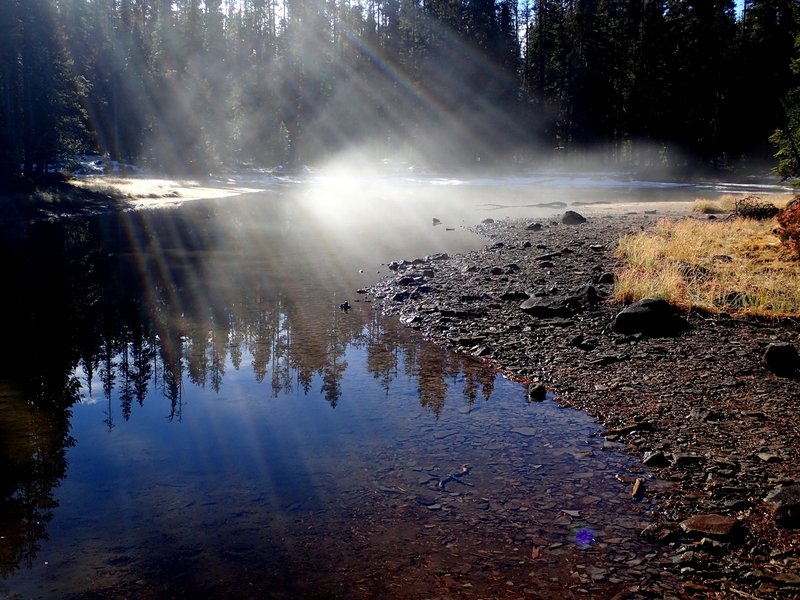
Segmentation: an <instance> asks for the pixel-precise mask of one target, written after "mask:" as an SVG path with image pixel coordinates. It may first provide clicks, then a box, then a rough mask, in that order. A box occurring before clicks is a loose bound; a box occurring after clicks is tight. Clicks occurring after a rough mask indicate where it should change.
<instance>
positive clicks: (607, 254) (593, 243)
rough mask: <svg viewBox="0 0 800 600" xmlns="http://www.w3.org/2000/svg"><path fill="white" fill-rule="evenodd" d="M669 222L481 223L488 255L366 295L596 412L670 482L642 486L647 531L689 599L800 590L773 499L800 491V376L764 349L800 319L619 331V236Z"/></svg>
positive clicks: (400, 269) (722, 320) (436, 337)
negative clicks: (652, 505) (770, 359)
mask: <svg viewBox="0 0 800 600" xmlns="http://www.w3.org/2000/svg"><path fill="white" fill-rule="evenodd" d="M672 216H676V215H672ZM658 218H660V216H659V215H653V214H647V213H644V214H643V213H636V214H626V215H599V216H589V218H588V219H587V221H586V222H583V223H577V224H564V223H562V222H560V221H551V222H543V223H540V224H536V223H530V222H526V221H522V220H503V221H498V222H489V223H484V224H481V225H480V226H478V227H477V230H478V231H479V232H480V233H482V234H483V235H485V236H486V237H487V240H488V242H487V246H486V247H485V248H484V249H482V250H479V251H475V252H471V253H468V254H464V255H459V256H453V257H449V256H447V255H436V256H431V257H424V258H423V257H409V258H407V259H406V260H403V261H397V262H395V263H392V264H390V268H391V269H392V270H393V271H394V276H393V277H390V278H387V279H385V280H383V281H381V282H379V283H378V284H376V285H375V286H373V287H372V288H370V289H368V290H360V291H361V292H362V293H363V294H365V295H366V297H367V298H369V299H371V300H372V301H373V302H376V303H377V305H378V306H380V307H381V308H382V310H383V311H384V312H385V313H386V314H390V315H396V316H398V317H399V318H400V319H401V321H402V322H403V323H404V324H406V325H407V326H409V327H412V328H414V329H417V330H419V331H421V332H422V333H423V335H424V336H425V337H426V338H428V339H429V340H431V341H433V342H434V343H436V344H439V345H443V346H447V347H450V348H452V349H453V350H455V351H457V352H461V353H466V354H470V355H473V356H475V357H478V358H479V359H480V360H482V361H486V362H489V363H491V364H492V365H494V366H495V367H496V368H497V369H498V370H500V371H501V372H503V373H504V374H506V375H507V376H509V377H511V378H513V379H516V380H518V381H522V382H524V383H527V384H529V385H530V387H531V390H532V391H533V395H539V394H541V389H542V386H546V388H547V389H549V390H550V391H551V392H554V393H555V394H556V398H557V401H558V402H560V403H561V404H563V405H565V406H570V407H574V408H578V409H581V410H584V411H586V412H588V413H590V414H591V415H594V416H596V417H597V418H598V419H599V421H600V423H601V424H602V426H603V427H604V432H603V434H604V435H605V436H606V437H607V439H609V440H611V441H616V442H622V443H623V444H625V447H626V449H627V450H628V451H629V452H631V453H634V454H636V455H640V456H641V457H642V458H643V459H644V460H645V461H646V463H647V464H648V465H649V468H650V469H651V471H652V474H653V475H654V476H656V477H657V478H658V479H661V480H666V481H669V482H671V483H672V485H669V486H655V485H649V486H647V488H646V489H645V491H644V494H646V495H648V496H650V499H651V500H653V501H655V502H656V504H657V506H658V507H659V509H658V511H657V513H656V514H654V515H653V518H652V524H651V525H649V526H648V527H647V528H646V529H645V530H644V531H643V532H642V535H645V536H648V537H651V538H652V539H655V540H658V541H659V542H661V543H663V544H665V545H667V546H668V547H669V548H670V550H674V556H675V557H674V559H673V561H672V567H671V568H672V569H673V571H674V574H676V575H678V576H680V578H681V579H682V580H683V581H684V582H685V585H686V587H685V589H684V591H685V592H687V593H689V592H690V593H695V594H698V595H700V596H706V597H749V596H755V597H770V598H775V597H778V598H783V597H785V598H790V597H799V596H800V578H799V577H797V575H796V574H797V573H798V572H800V529H795V528H793V527H791V526H788V527H787V524H789V525H791V524H794V523H796V522H797V519H796V518H794V517H791V518H786V514H787V513H786V511H787V510H788V511H790V513H791V511H792V510H797V509H796V508H795V509H793V508H792V507H791V506H790V507H788V508H784V509H783V510H782V509H780V508H776V506H775V502H774V499H775V498H776V497H779V496H781V494H780V493H776V492H775V490H776V488H778V487H779V486H783V487H782V488H781V489H796V488H791V487H790V486H793V485H797V484H800V471H799V470H798V461H799V460H800V418H798V408H799V407H800V376H799V375H800V374H799V373H798V371H797V370H794V371H789V372H786V371H785V370H783V371H780V373H775V372H773V371H772V370H770V369H769V368H768V363H767V362H766V361H765V359H764V355H765V352H766V350H767V348H769V347H770V346H772V347H773V348H774V347H775V345H781V347H785V346H786V345H789V346H794V347H795V348H797V347H800V321H798V320H797V319H782V320H758V319H752V318H746V319H745V318H736V317H733V316H730V315H728V314H707V313H701V312H691V313H688V314H687V313H685V312H683V313H679V314H677V315H675V316H674V318H675V319H677V320H676V321H674V322H673V323H672V324H671V326H670V327H669V328H667V330H666V331H665V330H663V328H658V327H657V328H655V329H649V330H647V329H645V330H644V331H645V333H637V332H631V331H630V330H628V329H627V328H624V329H622V331H624V333H623V332H618V331H615V328H614V327H612V324H613V323H614V319H615V317H616V315H617V314H619V313H620V312H621V311H622V310H623V309H624V308H625V307H624V306H623V305H621V304H620V303H618V302H615V301H614V300H613V299H612V297H611V295H612V292H613V281H614V276H613V273H614V272H615V270H617V269H619V267H620V266H621V263H620V259H619V258H618V257H617V256H616V255H615V250H616V247H617V241H618V240H619V238H620V236H622V235H624V234H626V233H632V232H638V231H641V230H643V229H646V228H648V227H651V226H652V225H653V224H654V223H655V222H656V220H657V219H658ZM570 222H576V219H575V218H574V217H572V218H571V219H570ZM414 259H417V260H414ZM662 318H663V316H662ZM637 493H641V492H640V491H637ZM785 495H787V494H784V496H785ZM768 496H769V497H770V500H769V501H767V497H768ZM795 500H796V498H795ZM791 514H793V513H791ZM776 515H781V518H779V517H778V516H776ZM687 523H688V524H689V525H687ZM709 523H711V524H713V525H714V527H717V529H721V530H723V531H722V533H723V534H720V535H713V532H714V531H716V530H715V529H714V527H711V526H710V525H708V524H709ZM681 524H683V527H681ZM720 524H722V525H724V527H723V526H722V525H720ZM703 527H705V528H706V529H708V530H709V531H711V532H712V533H708V532H705V533H704V531H705V530H704V529H703Z"/></svg>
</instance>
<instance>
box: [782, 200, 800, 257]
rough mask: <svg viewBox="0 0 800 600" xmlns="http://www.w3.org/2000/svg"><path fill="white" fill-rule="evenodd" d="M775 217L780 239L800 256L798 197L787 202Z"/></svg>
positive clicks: (799, 201)
mask: <svg viewBox="0 0 800 600" xmlns="http://www.w3.org/2000/svg"><path fill="white" fill-rule="evenodd" d="M776 218H777V220H778V236H779V237H780V238H781V241H782V242H783V244H784V245H785V246H786V247H787V248H788V249H789V250H790V251H791V252H794V253H795V254H797V255H798V256H800V197H798V198H795V199H794V200H792V201H791V202H789V204H787V205H786V208H784V209H783V210H782V211H780V212H779V213H778V215H777V217H776Z"/></svg>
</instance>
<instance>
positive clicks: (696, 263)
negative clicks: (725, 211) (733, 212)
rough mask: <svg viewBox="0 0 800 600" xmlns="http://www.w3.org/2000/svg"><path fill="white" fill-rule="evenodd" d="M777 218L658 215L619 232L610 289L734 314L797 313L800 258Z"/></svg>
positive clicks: (621, 295) (628, 296) (626, 297)
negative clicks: (647, 224)
mask: <svg viewBox="0 0 800 600" xmlns="http://www.w3.org/2000/svg"><path fill="white" fill-rule="evenodd" d="M776 226H777V223H776V221H775V220H774V219H768V220H764V221H756V220H753V219H732V220H725V221H712V220H701V219H697V218H687V219H679V220H674V219H661V220H660V221H659V222H658V223H657V224H656V226H655V228H654V229H652V230H650V231H646V232H642V233H639V234H635V235H630V236H626V237H624V238H622V239H621V240H620V243H619V248H618V253H619V255H620V256H621V257H622V258H624V260H625V266H624V268H623V269H622V271H621V272H620V273H619V274H618V278H617V284H616V286H615V290H614V296H615V298H616V299H618V300H620V301H635V300H639V299H641V298H648V297H661V298H664V299H665V300H668V301H669V302H672V303H674V304H676V305H678V306H681V307H683V308H685V309H692V308H699V309H702V310H706V311H710V312H723V311H724V312H728V313H731V314H736V315H752V316H765V317H784V316H798V315H800V260H798V258H797V257H795V256H792V254H791V253H789V252H788V251H787V250H786V248H784V247H783V246H782V245H781V241H780V239H779V238H778V236H777V235H776V234H775V228H776Z"/></svg>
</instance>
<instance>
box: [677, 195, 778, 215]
mask: <svg viewBox="0 0 800 600" xmlns="http://www.w3.org/2000/svg"><path fill="white" fill-rule="evenodd" d="M745 197H746V195H745V194H723V195H722V196H720V197H719V198H717V199H716V200H710V199H708V198H697V199H696V200H695V201H694V203H693V204H692V211H693V212H696V213H701V214H704V215H718V214H724V213H732V212H734V211H735V210H736V202H737V201H738V200H742V199H743V198H745ZM758 198H759V199H760V200H761V201H763V202H769V203H770V204H774V205H775V206H777V207H778V208H783V207H784V206H786V205H787V204H788V203H789V202H790V201H791V200H792V199H794V194H770V195H766V196H758Z"/></svg>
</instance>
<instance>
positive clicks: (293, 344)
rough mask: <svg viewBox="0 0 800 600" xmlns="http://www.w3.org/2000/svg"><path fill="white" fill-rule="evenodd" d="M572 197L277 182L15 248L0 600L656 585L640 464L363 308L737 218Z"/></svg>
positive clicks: (499, 189)
mask: <svg viewBox="0 0 800 600" xmlns="http://www.w3.org/2000/svg"><path fill="white" fill-rule="evenodd" d="M249 177H250V184H251V185H252V184H253V183H254V182H255V179H254V178H255V176H254V175H250V176H249ZM241 179H245V178H241ZM557 179H558V178H555V179H553V181H551V182H550V183H549V184H548V183H547V182H545V181H539V180H536V181H533V180H530V179H528V180H524V181H522V180H519V179H514V180H510V179H507V180H471V181H465V180H455V179H441V178H435V179H431V178H428V179H424V180H419V179H409V178H405V179H403V180H402V181H398V180H396V179H391V178H383V179H379V180H374V179H360V180H359V179H355V180H354V179H344V178H341V177H339V178H337V177H314V176H308V177H305V178H304V179H302V180H297V179H292V178H288V177H282V178H280V180H276V179H275V178H274V177H272V178H271V179H269V180H268V181H262V182H261V184H262V185H263V187H264V191H262V192H259V193H255V194H249V195H245V196H239V197H236V198H225V199H221V200H216V201H196V202H193V203H186V204H183V205H180V204H179V205H175V206H162V207H161V208H158V209H149V210H145V209H143V210H136V211H131V212H127V213H123V214H121V215H113V216H112V215H109V216H99V217H97V218H95V219H91V220H78V219H61V220H55V221H52V222H46V221H42V222H36V223H32V224H26V225H24V226H23V225H22V224H6V227H5V232H4V235H3V240H2V256H3V263H2V264H3V276H4V289H5V290H6V291H5V292H4V294H3V300H2V303H3V309H4V310H3V315H4V319H3V322H4V344H3V349H2V353H3V354H2V361H0V365H2V366H0V371H1V372H0V461H2V462H0V464H3V465H4V466H3V477H2V496H0V502H2V504H0V508H2V510H0V576H2V579H0V598H6V597H15V598H16V597H22V598H107V597H118V596H119V597H136V598H162V597H176V598H182V597H187V598H195V597H206V598H250V597H253V598H379V597H380V598H421V597H465V598H471V597H500V596H509V597H548V596H550V595H552V594H555V593H558V594H560V595H563V596H565V597H573V596H574V597H586V596H592V595H598V594H599V595H601V596H604V595H606V593H608V592H609V591H618V590H625V589H628V587H629V586H630V585H641V584H642V583H647V582H648V581H650V580H652V581H651V582H652V583H653V585H656V586H657V585H659V584H658V583H657V582H656V581H655V579H657V578H653V576H652V571H653V569H650V570H647V569H646V566H647V564H648V563H650V564H653V563H657V562H658V561H659V560H663V559H665V558H666V557H665V556H664V555H663V549H662V548H659V547H656V546H651V545H649V544H648V543H647V542H646V541H644V540H642V539H640V538H639V537H638V532H639V531H640V530H641V529H642V528H643V527H644V526H645V525H646V524H647V523H648V522H649V521H648V518H647V512H648V511H649V510H651V509H652V508H653V507H651V506H648V505H647V504H642V503H636V502H633V501H632V500H631V498H630V485H631V481H632V480H633V478H635V477H648V475H647V474H646V472H645V471H644V470H643V468H642V467H641V465H640V464H639V463H638V462H637V461H635V460H633V459H632V458H631V457H629V456H627V455H626V454H624V453H623V452H622V451H621V450H620V449H619V448H616V447H610V446H609V445H608V443H606V442H604V440H603V438H601V437H598V436H597V430H598V425H597V424H596V423H595V422H594V421H592V420H591V419H590V418H588V417H587V416H585V415H583V414H582V413H578V412H575V411H571V410H566V409H561V408H559V407H558V406H557V405H556V404H555V403H554V402H553V401H552V400H551V399H548V400H546V401H545V402H542V403H529V402H528V401H527V393H526V392H527V390H526V388H525V386H524V385H522V384H520V383H515V382H512V381H508V380H506V379H504V378H502V377H499V376H498V375H497V374H496V373H495V371H494V370H493V369H492V368H491V366H490V365H487V364H482V363H480V362H476V361H474V360H472V359H469V358H467V357H463V356H460V355H456V354H453V353H451V352H449V351H447V350H444V349H440V348H437V347H434V346H432V345H430V344H427V343H425V342H423V341H422V340H421V339H419V337H418V336H417V335H416V334H415V333H414V332H412V331H409V330H406V329H404V328H403V327H402V326H400V325H399V323H397V322H396V321H395V320H392V319H384V318H382V317H381V316H380V314H379V313H378V312H377V311H376V310H374V309H373V307H372V306H371V305H370V304H369V303H366V302H362V301H360V298H361V296H360V295H359V294H357V293H356V290H357V289H359V288H361V287H363V286H366V285H369V284H370V283H372V282H374V281H375V280H376V279H377V278H378V277H380V276H381V275H383V274H384V273H386V272H387V268H386V267H385V266H384V265H385V263H387V262H388V261H390V260H394V259H398V258H414V257H417V256H423V255H426V254H433V253H437V252H449V253H454V252H459V251H465V250H469V249H472V248H478V247H480V246H482V245H483V240H482V239H481V238H479V237H478V236H476V235H475V234H473V233H472V232H471V231H470V230H469V228H468V227H469V226H470V225H473V224H475V223H477V222H478V221H479V220H480V219H481V218H486V217H492V218H504V217H507V216H525V217H529V218H538V219H541V218H546V217H548V216H550V215H554V214H557V213H558V212H561V211H563V208H564V207H565V206H568V207H570V208H577V207H581V206H586V204H585V203H589V204H590V205H592V204H596V203H612V204H613V203H615V202H625V203H628V202H630V203H633V202H639V201H642V202H656V201H658V202H662V201H665V200H666V201H668V202H674V201H686V200H692V199H694V197H696V196H698V195H703V196H706V197H709V196H713V195H714V194H720V193H723V192H725V191H728V190H727V189H722V188H719V187H715V188H708V189H705V188H702V187H691V186H688V187H687V186H683V185H678V184H674V185H667V184H647V183H646V182H630V181H624V180H619V179H615V178H613V177H604V178H596V177H593V178H588V179H587V180H586V181H580V182H577V183H576V182H573V183H572V184H569V183H565V182H564V181H560V182H559V181H558V180H557ZM562 179H563V178H562ZM548 185H550V186H551V188H552V189H551V190H550V192H548V188H547V186H548ZM556 192H557V194H556ZM554 197H557V198H556V199H555V200H554V199H553V198H554ZM553 202H556V203H558V204H553ZM598 205H599V204H598ZM434 217H436V218H438V219H440V220H441V221H442V224H441V225H438V226H434V225H433V224H432V219H433V218H434ZM345 301H348V302H349V303H350V304H351V305H352V306H353V309H352V310H350V311H347V312H345V311H342V310H340V308H339V305H340V304H341V303H342V302H345ZM660 585H663V586H664V587H665V588H666V589H669V585H670V584H669V582H668V581H667V580H664V582H662V583H661V584H660ZM611 595H613V593H612V594H611Z"/></svg>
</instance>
